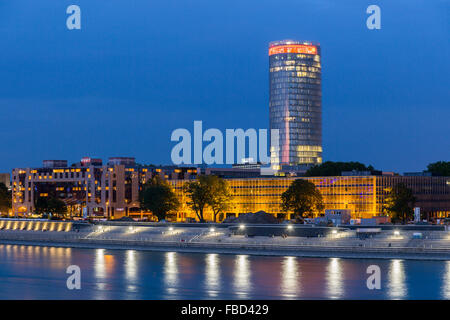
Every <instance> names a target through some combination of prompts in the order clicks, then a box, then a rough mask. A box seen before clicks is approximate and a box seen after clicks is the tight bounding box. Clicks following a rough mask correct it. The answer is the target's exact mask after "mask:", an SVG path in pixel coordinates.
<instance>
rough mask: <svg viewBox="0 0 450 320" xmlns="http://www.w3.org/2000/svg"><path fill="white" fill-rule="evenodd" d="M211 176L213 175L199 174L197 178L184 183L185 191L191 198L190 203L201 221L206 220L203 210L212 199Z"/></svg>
mask: <svg viewBox="0 0 450 320" xmlns="http://www.w3.org/2000/svg"><path fill="white" fill-rule="evenodd" d="M211 177H213V176H198V177H197V180H194V181H189V182H187V183H186V184H185V185H184V192H185V193H186V194H187V195H188V197H189V199H190V202H189V203H188V205H189V206H190V207H191V209H192V210H194V212H195V214H196V215H197V218H198V220H199V221H200V222H205V219H204V216H203V211H204V210H205V207H206V206H207V205H208V202H210V201H211V186H212V183H211V179H212V178H211Z"/></svg>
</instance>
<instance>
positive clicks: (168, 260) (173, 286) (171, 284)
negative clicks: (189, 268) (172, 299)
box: [163, 252, 178, 295]
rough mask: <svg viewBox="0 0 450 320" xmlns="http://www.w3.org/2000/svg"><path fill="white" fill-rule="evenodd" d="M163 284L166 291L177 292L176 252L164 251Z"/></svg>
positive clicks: (169, 292)
mask: <svg viewBox="0 0 450 320" xmlns="http://www.w3.org/2000/svg"><path fill="white" fill-rule="evenodd" d="M163 272H164V284H165V288H166V290H167V293H168V294H169V295H170V294H177V293H178V292H177V287H178V264H177V253H176V252H166V253H165V259H164V270H163Z"/></svg>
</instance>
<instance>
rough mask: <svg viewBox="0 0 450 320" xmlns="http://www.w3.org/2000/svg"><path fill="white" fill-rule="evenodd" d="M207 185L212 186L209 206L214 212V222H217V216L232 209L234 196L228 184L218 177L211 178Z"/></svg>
mask: <svg viewBox="0 0 450 320" xmlns="http://www.w3.org/2000/svg"><path fill="white" fill-rule="evenodd" d="M209 177H210V178H209V179H208V181H207V183H209V184H210V188H209V190H210V192H211V194H210V195H209V197H208V201H207V204H208V205H209V206H210V207H211V210H212V211H213V219H214V222H217V215H218V214H219V213H223V212H225V210H227V209H228V208H229V207H230V204H231V199H232V194H231V190H230V187H229V185H228V182H227V181H226V180H224V179H222V178H219V177H217V176H209Z"/></svg>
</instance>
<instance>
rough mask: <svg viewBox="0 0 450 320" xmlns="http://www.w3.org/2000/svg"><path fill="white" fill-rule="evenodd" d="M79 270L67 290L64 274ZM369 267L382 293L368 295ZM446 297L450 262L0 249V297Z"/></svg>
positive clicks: (369, 291)
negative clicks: (77, 284)
mask: <svg viewBox="0 0 450 320" xmlns="http://www.w3.org/2000/svg"><path fill="white" fill-rule="evenodd" d="M70 265H78V266H79V267H80V269H81V290H69V289H67V286H66V280H67V277H68V276H69V275H68V274H66V269H67V267H68V266H70ZM369 265H378V266H379V267H380V269H381V289H380V290H376V289H375V290H369V289H368V288H367V286H366V280H367V278H368V277H369V275H368V274H367V273H366V270H367V267H368V266H369ZM342 298H343V299H448V298H450V261H407V260H376V259H370V260H368V259H338V258H329V259H326V258H296V257H266V256H248V255H218V254H192V253H175V252H145V251H134V250H105V249H70V248H53V247H34V246H22V245H0V299H342Z"/></svg>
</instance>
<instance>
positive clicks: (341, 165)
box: [305, 161, 374, 177]
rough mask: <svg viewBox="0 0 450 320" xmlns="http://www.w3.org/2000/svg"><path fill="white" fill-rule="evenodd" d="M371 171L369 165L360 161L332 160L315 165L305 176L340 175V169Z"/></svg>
mask: <svg viewBox="0 0 450 320" xmlns="http://www.w3.org/2000/svg"><path fill="white" fill-rule="evenodd" d="M352 170H356V171H372V170H374V168H373V167H372V166H371V165H369V166H366V165H365V164H363V163H360V162H333V161H327V162H324V163H322V164H320V165H315V166H313V167H311V168H309V169H308V171H306V173H305V176H307V177H328V176H340V175H341V173H342V171H352Z"/></svg>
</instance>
